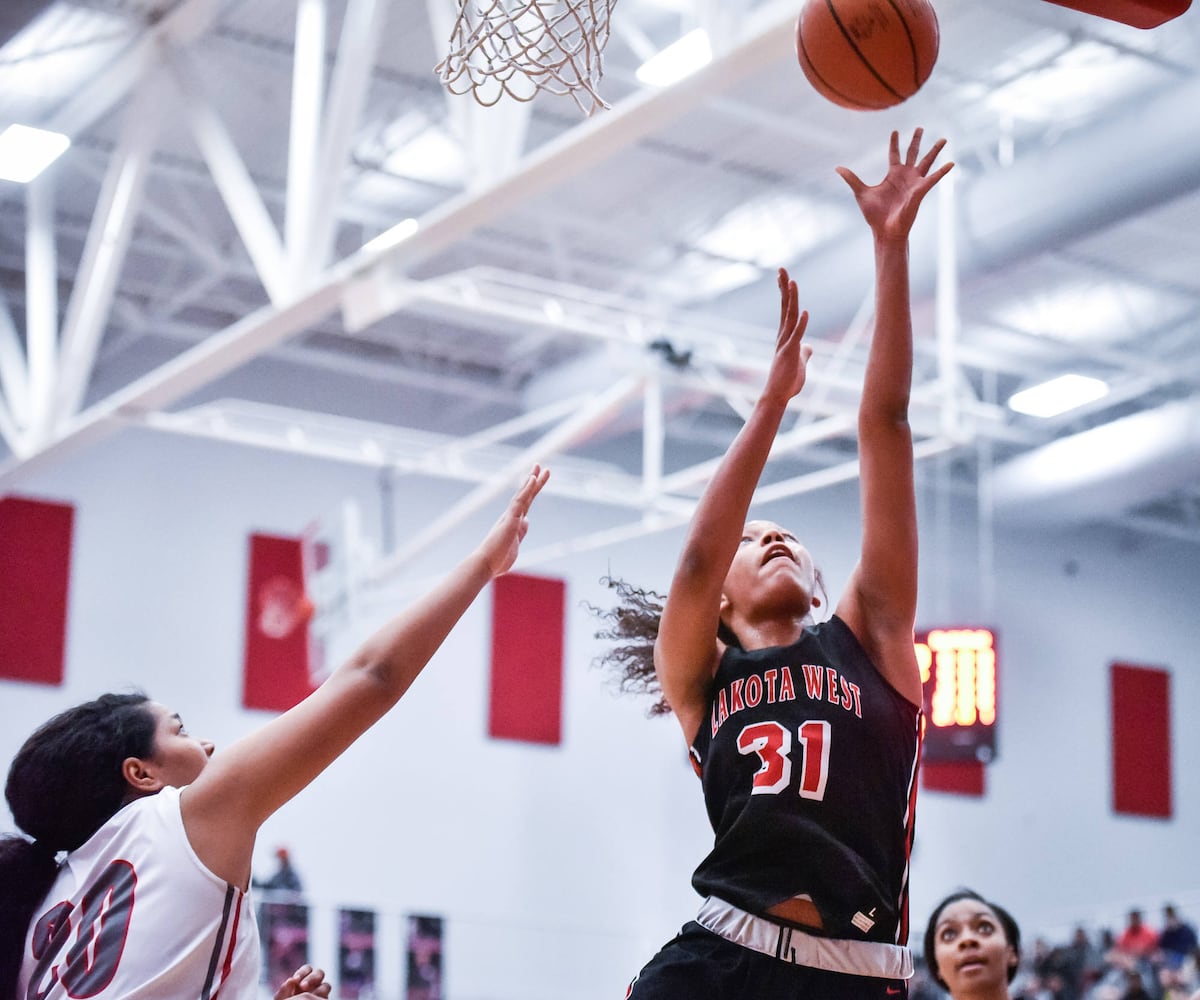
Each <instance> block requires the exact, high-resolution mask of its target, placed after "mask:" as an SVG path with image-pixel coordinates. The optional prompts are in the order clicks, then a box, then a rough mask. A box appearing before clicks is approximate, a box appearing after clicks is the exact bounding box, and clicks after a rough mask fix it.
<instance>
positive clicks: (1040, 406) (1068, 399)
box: [1008, 375, 1108, 417]
mask: <svg viewBox="0 0 1200 1000" xmlns="http://www.w3.org/2000/svg"><path fill="white" fill-rule="evenodd" d="M1107 395H1108V384H1107V383H1106V382H1101V381H1100V379H1098V378H1089V377H1088V376H1086V375H1060V376H1059V377H1058V378H1052V379H1051V380H1050V381H1049V382H1043V383H1042V384H1041V385H1035V386H1031V387H1030V388H1028V389H1022V390H1021V391H1020V392H1018V393H1016V394H1014V395H1013V396H1012V397H1010V398H1009V400H1008V408H1009V409H1010V410H1016V412H1017V413H1026V414H1028V415H1029V416H1031V417H1057V416H1058V415H1059V414H1060V413H1066V412H1067V411H1068V410H1073V409H1075V408H1076V407H1078V406H1083V405H1084V403H1090V402H1092V401H1093V400H1096V399H1100V398H1102V397H1104V396H1107Z"/></svg>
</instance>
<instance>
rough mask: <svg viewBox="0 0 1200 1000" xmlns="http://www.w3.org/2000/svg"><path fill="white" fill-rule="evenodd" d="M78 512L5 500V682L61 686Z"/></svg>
mask: <svg viewBox="0 0 1200 1000" xmlns="http://www.w3.org/2000/svg"><path fill="white" fill-rule="evenodd" d="M74 524H75V508H74V507H72V506H71V505H70V504H63V503H48V502H46V501H44V500H30V499H26V498H21V497H5V498H4V499H2V500H0V677H5V678H9V679H11V680H19V681H32V682H33V683H35V684H61V683H62V680H63V661H64V658H65V654H66V644H67V592H68V589H69V585H70V578H71V537H72V533H73V529H74Z"/></svg>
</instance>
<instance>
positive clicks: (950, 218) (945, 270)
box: [934, 170, 962, 435]
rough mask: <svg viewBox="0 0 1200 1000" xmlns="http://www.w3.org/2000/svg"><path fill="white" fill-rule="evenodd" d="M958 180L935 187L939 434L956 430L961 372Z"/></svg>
mask: <svg viewBox="0 0 1200 1000" xmlns="http://www.w3.org/2000/svg"><path fill="white" fill-rule="evenodd" d="M957 190H958V177H957V175H956V174H955V172H954V171H953V170H952V171H950V173H949V174H947V175H946V176H945V177H943V178H942V180H941V181H940V182H939V183H938V213H937V225H938V234H937V236H938V239H937V277H936V279H935V286H934V315H935V319H934V336H935V338H936V340H937V362H938V363H937V373H938V382H939V383H940V384H941V387H942V394H941V395H942V433H943V434H948V435H949V434H954V433H956V432H957V431H958V429H959V421H960V419H961V415H960V413H959V408H958V400H959V397H960V387H961V381H962V378H961V377H962V370H961V369H960V368H959V366H958V341H959V335H960V333H961V316H960V313H959V308H958V281H959V279H958V199H957V198H956V197H955V195H956V192H957Z"/></svg>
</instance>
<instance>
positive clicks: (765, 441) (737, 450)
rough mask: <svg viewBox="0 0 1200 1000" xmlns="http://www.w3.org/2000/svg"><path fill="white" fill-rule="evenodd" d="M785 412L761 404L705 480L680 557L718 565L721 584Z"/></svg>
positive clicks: (775, 404) (774, 404)
mask: <svg viewBox="0 0 1200 1000" xmlns="http://www.w3.org/2000/svg"><path fill="white" fill-rule="evenodd" d="M786 409H787V403H786V401H782V402H781V401H778V400H773V399H767V398H762V399H759V401H758V402H757V403H756V404H755V406H754V409H753V411H751V414H750V418H749V419H748V420H747V421H746V423H745V425H743V427H742V429H741V431H739V432H738V435H737V437H736V438H735V439H734V441H733V444H731V445H730V446H729V450H728V451H727V452H726V453H725V457H724V458H722V459H721V462H720V464H719V465H718V466H717V471H716V472H715V473H714V474H713V477H712V479H710V480H709V483H708V486H707V487H706V488H705V490H704V494H703V495H702V496H701V498H700V502H699V504H698V505H697V507H696V513H695V514H694V515H693V517H692V524H691V529H690V530H689V532H688V539H687V542H686V543H685V548H684V558H685V559H688V558H689V557H690V559H692V560H701V561H703V562H705V563H708V562H710V561H711V562H713V563H714V564H715V563H722V564H723V565H721V566H720V572H721V576H722V579H724V574H725V571H726V569H727V568H728V564H729V562H730V561H731V560H732V559H733V553H734V552H735V551H736V549H737V545H738V541H739V540H740V539H741V537H742V527H743V525H744V523H745V520H746V514H747V512H748V511H749V509H750V501H751V500H752V499H753V498H754V491H755V489H756V488H757V486H758V480H759V477H760V476H761V475H762V471H763V468H764V467H765V466H766V464H767V459H768V457H769V456H770V454H771V445H772V444H773V443H774V441H775V434H776V433H777V432H778V430H779V425H780V422H781V421H782V420H783V413H784V410H786ZM681 566H682V560H681Z"/></svg>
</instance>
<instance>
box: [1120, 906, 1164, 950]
mask: <svg viewBox="0 0 1200 1000" xmlns="http://www.w3.org/2000/svg"><path fill="white" fill-rule="evenodd" d="M1116 948H1117V950H1118V951H1119V952H1121V953H1122V954H1125V955H1128V956H1129V957H1130V958H1137V959H1148V958H1150V956H1151V955H1153V954H1154V953H1155V952H1156V951H1157V950H1158V934H1157V933H1156V932H1155V930H1154V929H1153V928H1152V927H1147V926H1146V925H1145V924H1143V923H1142V911H1141V910H1130V911H1129V922H1128V923H1127V924H1126V925H1125V929H1124V930H1123V931H1122V932H1121V934H1120V936H1119V937H1118V938H1117V941H1116Z"/></svg>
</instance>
